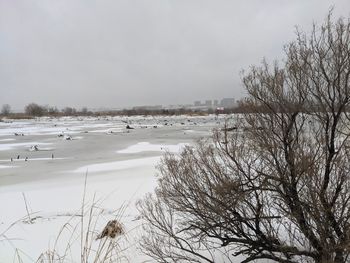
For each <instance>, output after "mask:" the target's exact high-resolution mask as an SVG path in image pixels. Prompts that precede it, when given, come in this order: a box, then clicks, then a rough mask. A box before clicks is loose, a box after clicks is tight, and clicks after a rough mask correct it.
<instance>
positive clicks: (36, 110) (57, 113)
mask: <svg viewBox="0 0 350 263" xmlns="http://www.w3.org/2000/svg"><path fill="white" fill-rule="evenodd" d="M238 108H239V106H238V107H236V108H225V109H223V108H219V109H190V108H178V109H142V108H137V109H122V110H106V111H91V110H88V108H86V107H83V108H81V109H76V108H74V107H65V108H63V109H61V110H59V109H58V108H57V107H52V106H48V105H45V106H43V105H39V104H37V103H30V104H28V105H26V106H25V107H24V111H23V112H21V113H14V112H12V111H11V106H10V105H9V104H5V105H3V106H2V110H1V114H0V115H1V117H8V118H13V119H30V118H34V117H43V116H50V117H63V116H92V117H93V116H106V115H108V116H135V115H184V114H187V115H208V114H229V113H235V112H240V110H239V109H238Z"/></svg>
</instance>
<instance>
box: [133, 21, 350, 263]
mask: <svg viewBox="0 0 350 263" xmlns="http://www.w3.org/2000/svg"><path fill="white" fill-rule="evenodd" d="M349 76H350V22H349V20H344V19H340V20H337V21H336V22H333V21H332V19H331V15H329V16H328V17H327V19H326V21H325V22H324V24H323V25H322V26H320V27H317V26H314V28H313V30H312V33H311V35H309V36H308V35H305V34H303V33H298V34H297V40H296V41H295V42H292V43H290V44H289V45H287V46H286V59H285V61H284V62H283V66H279V65H278V64H277V63H275V64H273V65H272V66H270V65H268V63H267V62H263V64H262V66H259V67H252V68H251V70H250V71H249V72H247V73H243V83H244V86H245V88H246V89H247V91H248V94H249V97H248V98H247V100H246V102H245V107H246V108H247V109H249V111H248V112H250V113H249V114H248V113H247V114H242V115H237V120H235V121H233V122H234V125H235V127H236V128H235V129H226V128H225V129H220V130H218V131H216V132H215V133H214V134H213V137H212V138H211V139H210V140H202V141H201V142H199V143H198V144H197V145H196V146H195V147H193V148H191V147H187V148H186V149H185V151H184V152H182V153H181V155H180V156H176V155H174V154H170V153H168V154H166V155H165V156H164V157H163V160H162V162H161V164H160V166H159V171H160V175H159V181H158V187H157V188H156V191H155V193H154V194H153V195H149V196H147V198H146V199H144V200H143V201H141V202H140V203H139V210H140V212H141V214H142V217H143V219H144V220H145V230H146V231H147V234H146V235H144V237H143V241H142V248H143V250H144V252H145V253H146V254H148V255H150V256H151V257H153V258H154V259H156V260H157V261H158V262H232V261H235V260H236V259H235V257H236V256H241V260H242V261H241V262H251V261H255V260H260V259H269V260H272V261H275V262H284V263H293V262H322V263H326V262H327V263H345V262H349V252H350V222H349V219H350V205H349V201H350V177H349V172H350V162H349V161H350V160H349V156H350V155H349V131H350V129H349V128H350V127H349V124H350V118H349V117H350V116H349V112H348V109H349V101H350V87H349V84H350V81H349Z"/></svg>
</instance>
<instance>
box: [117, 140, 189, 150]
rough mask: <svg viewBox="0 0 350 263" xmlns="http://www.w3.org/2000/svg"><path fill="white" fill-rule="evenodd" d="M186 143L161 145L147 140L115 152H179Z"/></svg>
mask: <svg viewBox="0 0 350 263" xmlns="http://www.w3.org/2000/svg"><path fill="white" fill-rule="evenodd" d="M186 145H188V143H179V144H175V145H162V144H151V143H149V142H139V143H137V144H135V145H131V146H129V147H127V148H126V149H124V150H119V151H117V153H140V152H165V151H169V152H173V153H179V152H181V150H182V149H183V148H184V147H185V146H186Z"/></svg>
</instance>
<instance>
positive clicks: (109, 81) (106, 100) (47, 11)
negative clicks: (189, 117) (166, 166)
mask: <svg viewBox="0 0 350 263" xmlns="http://www.w3.org/2000/svg"><path fill="white" fill-rule="evenodd" d="M331 6H335V10H334V14H335V16H340V15H342V16H345V17H347V16H349V14H350V1H349V0H333V1H330V0H328V1H326V0H293V1H291V0H240V1H238V0H235V1H234V0H231V1H228V0H227V1H224V0H212V1H206V0H0V94H1V96H0V105H1V104H4V103H9V104H11V105H12V108H17V109H22V108H23V106H24V105H26V104H27V103H30V102H37V103H39V104H50V105H56V106H58V107H63V106H74V107H78V108H79V107H82V106H88V107H124V106H131V105H147V104H177V103H191V102H192V101H193V100H196V99H207V98H210V99H211V98H212V99H214V98H222V97H235V98H239V97H241V96H243V94H244V92H243V89H242V86H241V83H240V77H239V72H240V70H241V69H246V68H247V67H248V66H249V65H252V64H258V63H260V61H261V60H262V58H263V57H266V58H267V59H269V60H273V59H275V58H280V57H281V56H282V53H283V52H282V47H283V45H284V44H285V43H287V42H288V41H290V40H292V39H293V38H294V32H295V28H294V26H295V25H299V26H301V27H302V28H303V29H305V30H306V31H307V30H309V29H310V26H311V23H312V22H313V21H316V22H317V21H319V22H321V21H322V20H323V19H324V17H325V16H326V14H327V12H328V10H329V9H330V7H331Z"/></svg>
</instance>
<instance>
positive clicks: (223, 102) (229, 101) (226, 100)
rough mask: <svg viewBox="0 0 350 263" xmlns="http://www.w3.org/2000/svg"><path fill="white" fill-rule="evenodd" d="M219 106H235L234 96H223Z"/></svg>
mask: <svg viewBox="0 0 350 263" xmlns="http://www.w3.org/2000/svg"><path fill="white" fill-rule="evenodd" d="M220 106H221V107H224V108H233V107H235V106H236V102H235V99H234V98H223V99H222V100H221V105H220Z"/></svg>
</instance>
